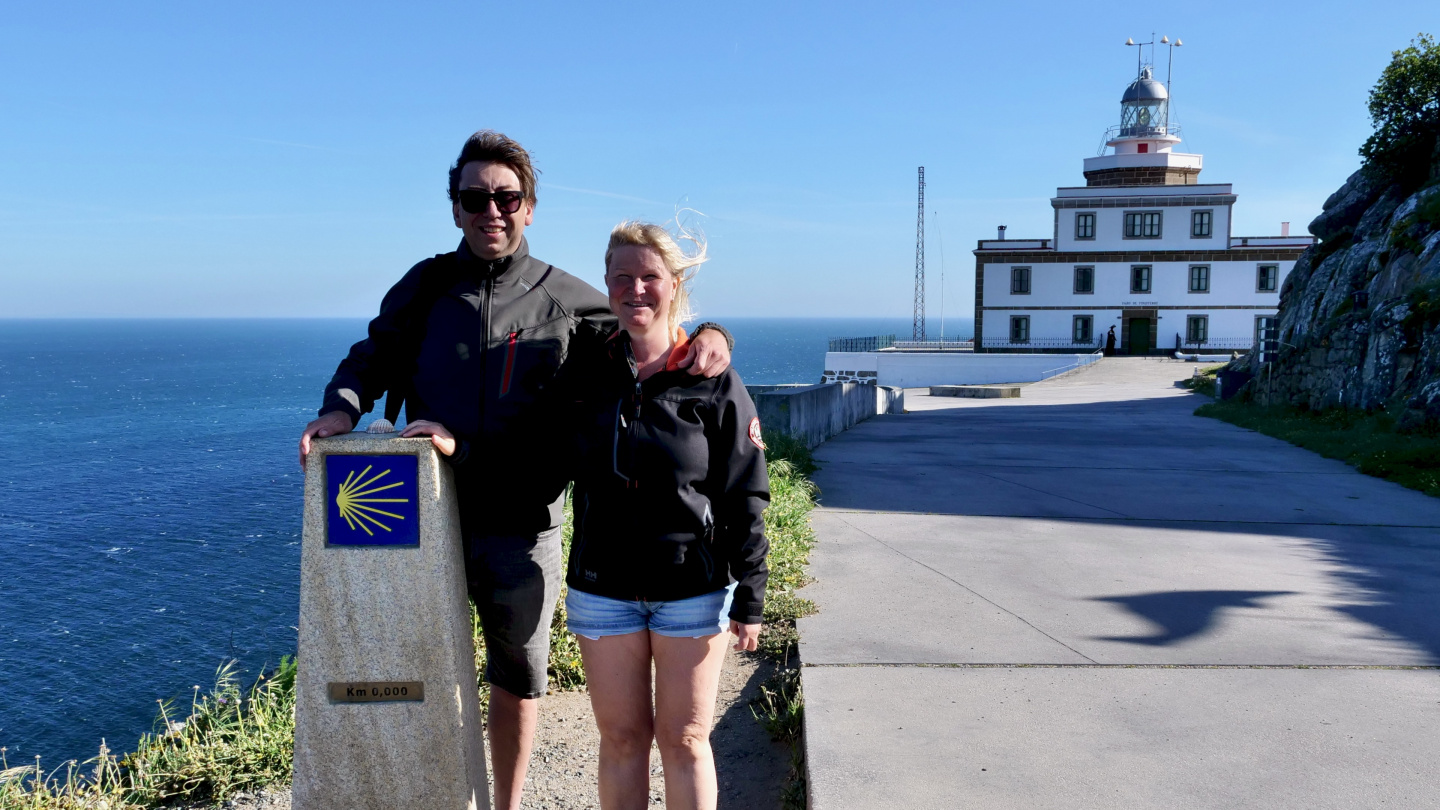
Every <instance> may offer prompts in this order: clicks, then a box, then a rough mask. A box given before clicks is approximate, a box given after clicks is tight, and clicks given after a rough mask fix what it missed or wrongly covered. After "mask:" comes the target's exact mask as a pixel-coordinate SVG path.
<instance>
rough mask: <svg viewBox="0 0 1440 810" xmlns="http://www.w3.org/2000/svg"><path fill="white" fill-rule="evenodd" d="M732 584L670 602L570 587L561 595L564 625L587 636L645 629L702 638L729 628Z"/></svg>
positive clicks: (678, 636) (662, 633)
mask: <svg viewBox="0 0 1440 810" xmlns="http://www.w3.org/2000/svg"><path fill="white" fill-rule="evenodd" d="M734 596H735V583H733V582H732V583H731V584H730V585H729V586H727V587H725V588H721V589H720V590H718V591H713V592H711V593H707V594H705V595H703V596H692V597H691V598H689V599H676V600H674V601H670V602H645V601H641V600H638V599H614V598H611V597H609V596H596V595H595V594H593V593H585V592H584V591H577V590H575V589H574V588H571V589H570V590H569V591H568V592H567V593H566V596H565V613H566V620H565V625H566V626H567V627H569V628H570V632H572V633H574V634H575V635H577V636H584V637H585V638H588V639H592V640H593V639H598V638H601V637H602V636H623V635H625V634H627V633H638V632H640V631H641V630H649V631H650V632H652V633H658V634H659V635H662V636H670V637H671V638H702V637H704V636H713V635H715V634H716V633H723V632H725V631H726V630H729V629H730V617H729V615H728V614H729V613H730V600H731V599H733V598H734Z"/></svg>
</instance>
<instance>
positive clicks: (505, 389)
mask: <svg viewBox="0 0 1440 810" xmlns="http://www.w3.org/2000/svg"><path fill="white" fill-rule="evenodd" d="M519 342H520V330H519V329H516V330H515V331H514V332H511V333H510V338H509V342H508V343H507V344H506V347H505V370H504V372H502V373H501V375H500V396H502V397H503V396H505V395H506V394H508V393H510V375H511V374H513V373H514V372H515V346H516V344H517V343H519Z"/></svg>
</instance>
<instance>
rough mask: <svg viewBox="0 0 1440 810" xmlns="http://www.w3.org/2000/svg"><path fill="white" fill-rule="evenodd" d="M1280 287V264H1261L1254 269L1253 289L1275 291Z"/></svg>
mask: <svg viewBox="0 0 1440 810" xmlns="http://www.w3.org/2000/svg"><path fill="white" fill-rule="evenodd" d="M1278 289H1280V266H1279V265H1275V264H1262V265H1260V266H1259V267H1257V268H1256V269H1255V291H1256V292H1275V291H1276V290H1278Z"/></svg>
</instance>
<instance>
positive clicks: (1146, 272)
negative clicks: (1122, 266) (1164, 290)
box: [1130, 264, 1150, 293]
mask: <svg viewBox="0 0 1440 810" xmlns="http://www.w3.org/2000/svg"><path fill="white" fill-rule="evenodd" d="M1130 292H1132V293H1148V292H1150V265H1148V264H1137V265H1135V266H1133V267H1131V268H1130Z"/></svg>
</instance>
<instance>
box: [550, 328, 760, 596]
mask: <svg viewBox="0 0 1440 810" xmlns="http://www.w3.org/2000/svg"><path fill="white" fill-rule="evenodd" d="M683 352H684V347H682V348H681V349H679V350H677V352H676V353H675V354H674V355H673V356H672V358H671V361H672V363H671V365H670V366H667V368H666V370H665V371H661V372H658V373H656V374H655V375H653V376H651V377H650V378H648V379H646V380H645V381H643V382H638V381H637V374H636V367H635V361H634V356H633V354H632V353H631V350H630V340H629V335H628V334H627V333H625V332H623V331H621V332H619V333H618V334H617V335H615V337H614V338H613V339H611V340H610V341H609V342H608V343H606V344H605V346H604V348H603V352H602V353H601V354H600V355H599V357H598V359H597V360H595V361H593V362H584V363H579V362H576V363H570V364H567V366H566V368H565V370H564V372H563V373H562V377H561V382H560V384H559V386H558V387H559V388H560V389H561V390H560V391H558V392H557V395H558V396H561V397H563V398H565V400H566V406H565V407H568V409H569V410H570V411H571V412H572V413H573V416H572V417H571V419H572V421H571V424H574V425H575V426H576V430H575V434H574V437H573V438H574V442H575V444H574V446H573V450H572V452H571V453H569V454H563V453H562V455H563V456H565V457H567V458H569V459H571V461H572V464H573V467H572V469H571V473H572V475H573V478H574V481H575V490H574V495H573V500H574V505H575V535H574V539H573V541H572V543H571V546H570V565H569V571H568V574H567V577H566V581H567V582H568V583H569V585H570V587H572V588H575V589H576V590H580V591H584V592H586V593H593V594H597V595H600V596H609V597H612V598H617V599H645V600H648V601H665V600H674V599H687V598H690V597H694V596H701V595H703V594H706V593H710V592H712V591H716V590H719V589H721V588H724V587H726V586H727V585H729V584H730V583H731V582H735V583H737V586H736V588H735V598H734V601H733V603H732V606H731V608H730V618H732V619H734V620H736V621H738V622H740V623H742V624H759V623H760V621H761V617H762V615H763V607H764V600H765V582H766V578H767V577H768V574H769V569H768V568H767V567H766V564H765V555H766V553H768V551H769V548H770V546H769V542H768V541H767V540H766V539H765V523H764V519H763V517H762V515H763V513H764V511H765V506H766V505H767V504H768V503H769V502H770V483H769V479H768V478H767V476H766V472H765V453H764V450H763V449H762V444H761V442H760V422H759V419H758V418H757V417H756V414H755V403H754V402H752V401H751V399H750V395H749V394H748V393H746V391H745V386H744V384H743V383H741V381H740V375H739V374H736V373H735V370H734V369H726V370H725V373H723V374H721V375H720V376H718V377H715V378H713V379H708V380H707V379H700V378H698V377H694V376H692V375H690V374H687V373H685V372H684V371H680V370H676V369H673V361H674V360H676V359H678V358H679V357H682V356H683Z"/></svg>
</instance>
